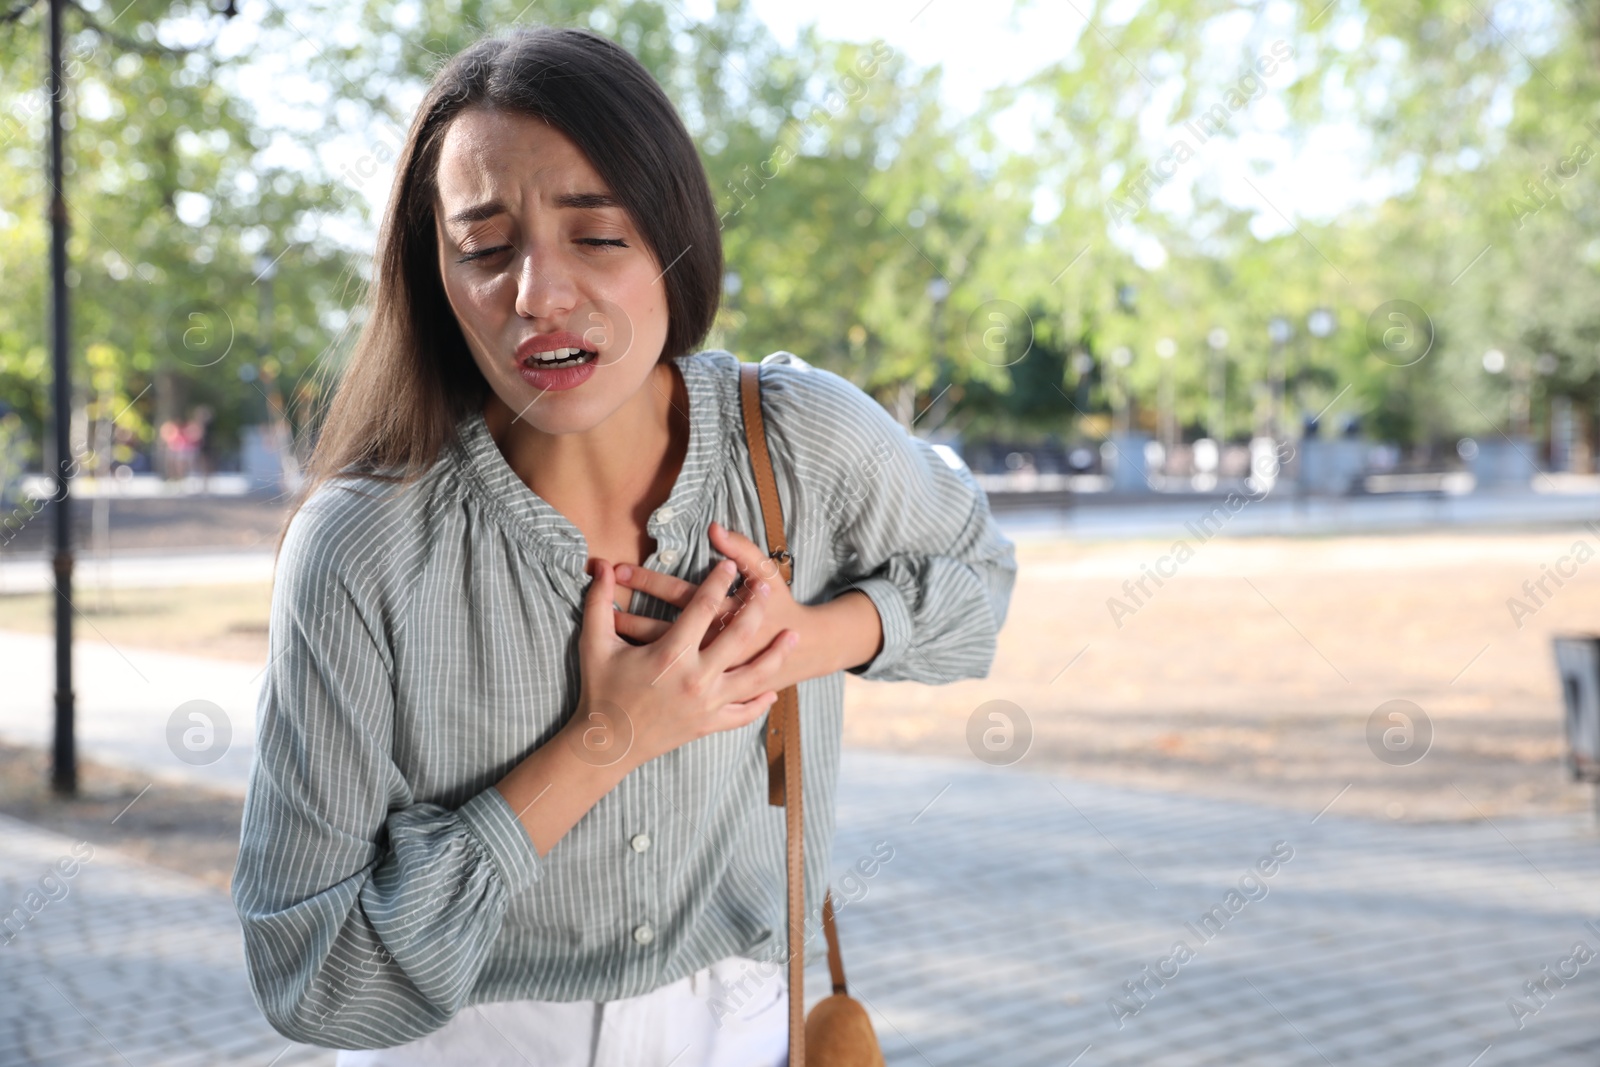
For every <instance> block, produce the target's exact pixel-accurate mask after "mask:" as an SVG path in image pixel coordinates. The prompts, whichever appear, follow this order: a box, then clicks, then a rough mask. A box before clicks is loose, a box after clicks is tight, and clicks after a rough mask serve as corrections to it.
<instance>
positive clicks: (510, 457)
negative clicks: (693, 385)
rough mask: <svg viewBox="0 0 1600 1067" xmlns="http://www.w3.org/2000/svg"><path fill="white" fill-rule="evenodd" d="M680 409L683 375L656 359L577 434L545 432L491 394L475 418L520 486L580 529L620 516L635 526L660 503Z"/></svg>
mask: <svg viewBox="0 0 1600 1067" xmlns="http://www.w3.org/2000/svg"><path fill="white" fill-rule="evenodd" d="M688 410H689V396H688V390H687V389H686V388H685V387H684V384H683V378H682V376H681V374H680V373H679V372H678V371H677V370H676V368H674V367H673V366H672V363H671V361H670V360H663V361H662V362H661V363H659V364H657V365H656V366H655V367H654V368H653V369H652V370H651V372H650V375H649V376H648V377H647V378H646V379H645V381H644V384H643V385H641V386H640V388H639V389H638V390H637V391H636V392H635V393H634V394H633V396H631V397H629V398H628V400H627V401H626V402H624V403H623V405H622V406H621V407H619V408H618V409H617V410H616V411H614V412H612V413H611V415H610V416H609V417H608V418H606V419H605V420H604V421H603V422H601V423H599V424H598V425H596V426H594V427H593V428H591V429H589V430H585V431H582V432H580V433H566V434H551V433H545V432H543V431H541V430H539V429H537V428H535V427H533V426H531V425H529V424H528V423H527V421H525V420H523V419H516V418H514V417H513V413H512V411H511V409H510V408H509V407H507V406H506V404H505V402H504V401H502V400H501V399H500V398H499V397H498V396H497V395H495V394H494V393H490V395H489V399H488V401H487V403H486V404H485V405H484V412H483V415H484V422H485V423H486V424H487V425H488V427H489V433H490V435H491V436H492V437H493V438H494V441H495V444H496V445H497V446H498V447H499V449H500V452H501V454H502V455H503V456H505V459H506V463H507V464H508V465H509V466H510V467H511V469H512V470H513V471H515V472H516V475H517V477H518V478H521V479H522V481H523V484H525V485H526V486H527V487H528V488H529V489H532V490H533V491H534V492H535V493H537V494H538V495H539V496H540V497H542V498H544V499H545V500H546V501H547V502H549V503H550V504H551V506H553V507H554V508H555V509H556V510H557V511H560V512H561V513H562V514H564V515H566V516H567V518H569V519H571V520H572V521H573V522H574V523H575V524H577V525H578V526H579V527H580V529H586V528H587V527H590V526H596V527H607V526H610V525H612V524H613V523H618V522H622V521H624V520H625V518H633V519H635V520H636V521H637V522H639V523H640V524H641V525H642V524H643V521H644V519H645V518H646V517H648V515H649V513H650V511H652V510H653V509H654V508H655V507H657V506H658V505H660V504H661V503H662V502H663V501H665V500H666V498H667V496H668V495H669V494H670V493H671V491H672V486H673V483H674V482H675V481H676V480H677V475H678V469H679V467H680V466H681V465H682V462H683V457H684V455H685V454H686V453H687V451H688V446H689V420H688V417H687V415H686V414H684V413H685V412H687V411H688ZM586 532H587V529H586Z"/></svg>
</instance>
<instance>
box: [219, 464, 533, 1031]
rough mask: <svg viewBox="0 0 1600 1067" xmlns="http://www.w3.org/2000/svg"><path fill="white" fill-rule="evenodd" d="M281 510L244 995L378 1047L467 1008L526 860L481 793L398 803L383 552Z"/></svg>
mask: <svg viewBox="0 0 1600 1067" xmlns="http://www.w3.org/2000/svg"><path fill="white" fill-rule="evenodd" d="M342 492H347V490H344V489H341V488H333V487H324V489H322V490H319V491H318V494H317V496H314V497H313V498H312V499H311V500H310V501H308V502H307V503H306V505H305V506H304V507H303V508H302V509H301V510H300V512H299V513H298V514H296V516H295V518H294V520H293V522H292V523H291V525H290V528H289V531H288V533H287V535H286V537H285V540H284V543H283V546H282V549H281V551H280V555H279V560H278V567H277V575H276V580H275V583H274V588H273V596H272V609H271V622H270V630H269V662H268V667H267V671H266V677H265V680H264V683H263V686H262V689H261V693H260V699H259V704H258V721H257V739H256V752H255V760H254V763H253V765H252V768H251V775H250V782H249V788H248V792H247V796H246V800H245V811H244V822H243V827H242V831H241V838H240V849H239V860H238V864H237V866H236V867H235V870H234V876H233V899H234V904H235V906H236V908H237V910H238V913H239V919H240V921H241V923H242V925H243V928H244V947H245V958H246V963H247V965H248V970H249V975H250V984H251V988H252V990H253V992H254V994H255V998H256V1002H257V1004H258V1005H259V1007H260V1008H261V1010H262V1012H263V1014H265V1015H266V1017H267V1020H268V1021H269V1022H270V1023H271V1024H272V1026H273V1027H274V1028H275V1029H276V1030H277V1031H278V1032H279V1033H281V1034H283V1035H284V1036H285V1037H288V1038H291V1039H293V1040H296V1041H304V1042H309V1043H311V1044H316V1045H324V1046H328V1047H333V1048H344V1049H366V1048H385V1047H389V1046H392V1045H397V1044H400V1043H402V1042H405V1041H409V1040H412V1039H415V1038H417V1037H421V1036H423V1035H425V1034H427V1033H430V1032H432V1031H434V1030H437V1029H438V1028H439V1027H441V1026H443V1025H444V1024H445V1023H446V1022H447V1021H449V1019H450V1018H451V1017H452V1016H453V1015H454V1014H455V1013H456V1012H457V1011H459V1010H460V1009H461V1008H462V1007H463V1006H464V1004H465V1003H466V998H467V995H468V993H469V992H470V991H471V989H472V988H473V985H474V984H475V982H476V980H477V977H478V973H479V971H480V970H481V968H482V965H483V961H484V959H485V958H486V955H487V953H488V951H489V949H490V946H491V945H492V944H493V943H494V941H495V939H496V937H497V935H498V933H499V931H500V925H501V921H502V918H503V916H504V915H505V912H506V908H507V904H508V901H509V900H510V899H511V898H512V897H513V896H514V895H515V894H517V893H519V892H521V891H523V890H524V889H526V888H528V887H529V886H530V885H531V884H533V882H535V881H536V880H537V879H538V878H539V876H540V872H541V867H540V860H539V856H538V853H537V851H536V850H535V849H534V847H533V843H532V842H531V840H530V839H529V838H528V836H527V833H526V831H525V830H524V829H523V827H522V824H521V823H520V822H519V821H518V819H517V817H516V814H515V813H514V812H513V811H512V810H511V808H510V806H509V805H508V804H507V802H506V801H505V799H504V798H503V797H502V796H501V794H500V793H499V791H498V790H496V789H494V788H492V787H491V788H488V789H485V790H484V791H483V792H481V793H478V794H476V795H474V796H472V797H471V798H469V799H468V800H467V801H466V802H465V803H464V804H462V805H460V806H459V807H457V808H456V809H454V810H450V809H448V808H445V807H442V806H440V805H438V804H427V803H415V802H413V800H412V798H411V796H410V791H409V788H408V787H407V785H406V783H405V781H404V779H403V778H402V776H401V775H400V773H399V771H398V769H397V768H396V766H395V765H394V763H393V762H392V760H391V757H390V750H391V736H392V721H393V712H394V690H393V676H394V675H393V667H394V664H393V661H392V653H391V637H392V634H393V632H394V631H393V627H395V626H396V625H400V623H398V622H397V621H396V618H395V615H396V614H397V613H396V612H394V611H393V610H392V609H389V608H386V607H385V605H384V604H383V603H382V600H381V598H380V597H379V595H378V593H377V590H378V589H379V588H380V587H381V586H383V585H384V584H385V582H386V580H387V579H386V577H385V576H386V575H387V574H390V573H392V568H393V567H395V566H396V565H397V562H396V558H395V554H394V545H393V544H392V543H390V544H386V543H384V541H385V539H384V538H383V537H381V536H375V535H374V534H373V533H372V532H371V531H372V527H371V525H370V524H366V525H365V528H363V524H362V523H359V522H352V521H350V515H351V514H352V513H353V512H352V511H351V509H350V508H349V507H346V506H342V505H331V504H330V501H331V500H335V499H338V498H337V496H336V494H338V493H342Z"/></svg>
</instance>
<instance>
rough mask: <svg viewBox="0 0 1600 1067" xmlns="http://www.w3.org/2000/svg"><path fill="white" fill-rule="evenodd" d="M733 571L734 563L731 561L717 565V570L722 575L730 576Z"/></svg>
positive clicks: (724, 561)
mask: <svg viewBox="0 0 1600 1067" xmlns="http://www.w3.org/2000/svg"><path fill="white" fill-rule="evenodd" d="M734 569H735V567H734V562H733V560H731V559H725V560H723V561H722V562H721V563H719V564H717V570H719V571H721V572H722V573H724V574H732V573H733V572H734Z"/></svg>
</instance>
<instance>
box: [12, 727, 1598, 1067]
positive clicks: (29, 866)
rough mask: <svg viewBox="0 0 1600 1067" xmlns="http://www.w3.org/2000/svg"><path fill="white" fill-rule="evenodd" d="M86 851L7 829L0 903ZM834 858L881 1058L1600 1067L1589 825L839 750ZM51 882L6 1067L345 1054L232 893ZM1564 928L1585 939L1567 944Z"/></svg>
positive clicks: (20, 939)
mask: <svg viewBox="0 0 1600 1067" xmlns="http://www.w3.org/2000/svg"><path fill="white" fill-rule="evenodd" d="M1024 766H1025V764H1024ZM1329 799H1330V800H1334V798H1332V797H1330V798H1329ZM72 845H73V842H71V841H70V840H68V839H66V838H64V837H60V836H58V835H54V834H48V833H42V832H39V831H36V830H33V829H32V828H28V827H24V826H23V825H22V824H20V823H15V822H12V821H9V820H0V907H3V908H4V909H6V910H9V909H10V908H11V907H13V906H14V905H16V904H19V903H23V902H24V900H25V898H26V896H27V894H28V892H29V891H30V889H32V888H33V887H35V886H37V885H38V882H39V880H40V879H41V878H42V877H43V876H44V875H45V874H46V871H47V870H48V868H49V867H50V866H51V865H52V864H54V863H55V862H56V861H57V860H58V859H60V858H62V857H66V856H70V855H71V852H72ZM890 850H892V854H890ZM885 855H888V856H889V858H888V859H887V861H883V859H882V857H884V856H885ZM874 857H876V859H877V860H878V862H877V863H876V864H874V863H873V862H871V861H872V859H873V858H874ZM862 860H867V861H868V862H867V863H866V864H865V867H864V868H863V869H866V870H870V871H871V872H872V873H871V875H870V876H864V875H861V874H860V873H859V871H858V873H857V876H856V878H855V880H853V881H852V880H848V879H846V877H845V872H846V871H847V870H849V869H851V868H854V867H856V865H857V864H858V862H860V861H862ZM1274 860H1276V863H1274V862H1273V861H1274ZM1263 861H1265V868H1266V869H1270V870H1272V872H1273V873H1272V874H1271V875H1270V876H1268V875H1263V874H1261V873H1260V870H1261V868H1258V867H1257V864H1258V863H1262V862H1263ZM1251 870H1255V871H1256V878H1255V879H1254V880H1251V879H1248V878H1245V875H1246V873H1247V872H1249V871H1251ZM835 872H836V874H835V887H836V890H837V891H838V893H839V895H840V896H841V897H842V898H846V899H853V900H854V902H853V903H849V904H846V905H845V906H844V907H843V908H842V910H841V911H840V918H839V921H840V928H841V933H842V938H843V945H844V952H845V959H846V962H847V964H848V966H849V971H850V977H851V980H852V985H853V988H854V991H855V992H857V993H858V994H859V995H860V996H861V997H862V999H864V1000H865V1001H866V1002H867V1004H868V1005H869V1007H870V1009H871V1011H872V1013H873V1017H874V1021H875V1023H876V1025H877V1028H878V1031H879V1034H880V1036H881V1037H882V1039H883V1042H884V1045H885V1050H886V1053H887V1056H888V1060H889V1063H890V1064H891V1065H893V1067H901V1065H907V1067H909V1065H913V1064H917V1065H928V1067H946V1065H949V1067H956V1065H963V1067H966V1065H970V1064H973V1063H983V1064H1005V1065H1007V1067H1032V1065H1038V1067H1067V1065H1068V1064H1075V1065H1077V1067H1101V1065H1122V1064H1126V1065H1133V1064H1140V1065H1161V1064H1174V1065H1176V1064H1183V1065H1186V1067H1188V1065H1204V1064H1229V1065H1241V1064H1261V1065H1264V1067H1294V1065H1299V1064H1306V1065H1330V1064H1332V1065H1342V1064H1358V1063H1359V1064H1380V1065H1390V1064H1393V1065H1410V1064H1428V1065H1445V1067H1510V1065H1514V1064H1526V1065H1533V1064H1538V1065H1540V1067H1564V1065H1567V1064H1572V1065H1578V1064H1583V1065H1593V1064H1594V1063H1595V1062H1596V1061H1597V1060H1600V979H1597V978H1596V977H1595V975H1593V974H1592V973H1591V972H1592V971H1596V970H1600V928H1591V927H1589V926H1586V925H1585V923H1586V921H1589V920H1600V898H1597V895H1596V892H1595V885H1596V881H1597V879H1600V838H1597V836H1596V835H1595V833H1594V832H1593V830H1592V828H1591V827H1590V825H1589V821H1588V819H1587V818H1573V819H1561V820H1538V821H1522V822H1517V821H1510V820H1501V821H1498V822H1496V823H1494V824H1489V823H1482V822H1479V823H1471V824H1460V825H1439V826H1415V825H1386V824H1375V823H1370V822H1365V821H1360V820H1355V819H1346V818H1344V817H1342V816H1341V815H1340V814H1339V805H1338V802H1337V801H1334V803H1333V804H1332V806H1331V807H1330V809H1329V810H1328V811H1327V812H1326V813H1325V814H1324V815H1322V816H1320V817H1318V818H1317V819H1316V820H1315V821H1313V820H1312V819H1310V818H1309V817H1307V816H1305V815H1303V814H1296V813H1286V812H1280V811H1275V810H1272V809H1268V808H1263V807H1256V806H1251V805H1246V804H1235V803H1226V802H1220V801H1213V800H1197V799H1192V798H1187V797H1182V796H1172V795H1164V794H1157V793H1147V792H1140V791H1136V790H1131V789H1122V788H1114V787H1110V786H1104V785H1097V784H1091V783H1085V782H1077V781H1071V780H1067V779H1064V778H1060V777H1050V776H1045V775H1036V774H1031V773H1028V772H1026V771H1024V770H1022V769H1020V767H1019V768H1007V769H992V768H988V767H983V766H979V765H976V764H974V763H970V762H957V761H941V760H932V759H927V758H920V757H919V758H912V757H904V756H896V755H886V754H874V753H864V752H849V753H847V754H846V758H845V767H844V777H843V782H842V783H841V793H840V807H839V835H838V841H837V848H836V851H835ZM1241 883H1242V885H1243V889H1244V890H1246V891H1247V893H1248V898H1254V899H1247V896H1246V893H1240V894H1239V895H1238V896H1236V897H1234V898H1232V899H1231V900H1230V898H1229V897H1228V893H1229V891H1230V889H1234V890H1238V889H1239V888H1240V887H1241ZM66 886H67V890H68V891H67V895H66V896H65V897H62V898H61V899H59V900H56V901H52V902H50V903H48V904H46V905H45V906H44V907H43V908H42V909H41V910H40V911H39V913H38V914H37V916H35V917H34V918H33V919H32V920H31V922H29V923H28V924H27V925H26V926H25V927H24V928H23V929H22V930H21V931H20V933H18V934H17V935H16V936H15V938H14V939H13V940H12V941H11V943H10V944H9V945H5V946H0V1063H5V1064H11V1063H41V1064H101V1063H104V1064H134V1065H139V1067H145V1065H155V1064H179V1063H206V1064H233V1063H239V1064H245V1063H250V1064H258V1065H262V1067H265V1065H266V1064H268V1063H273V1062H275V1063H276V1064H277V1065H287V1064H302V1063H331V1062H332V1060H331V1056H330V1055H329V1054H327V1053H325V1052H319V1051H317V1050H313V1049H308V1048H306V1047H304V1046H298V1045H295V1046H290V1045H288V1043H287V1042H285V1041H284V1040H283V1039H281V1038H279V1037H277V1035H275V1034H274V1033H272V1031H271V1030H270V1029H269V1028H268V1027H267V1026H266V1024H265V1023H264V1022H262V1021H261V1020H260V1018H259V1017H258V1016H257V1015H256V1013H255V1010H254V1007H253V1005H252V1003H251V999H250V994H249V990H248V987H247V985H246V982H245V978H244V975H243V973H242V970H241V967H242V963H241V958H242V957H241V951H240V947H239V933H238V927H237V924H236V922H235V919H234V917H233V911H232V907H231V905H230V904H229V902H228V900H227V898H226V897H225V896H224V895H223V894H221V893H218V892H217V891H215V890H213V889H209V888H206V887H204V886H201V885H199V884H198V883H195V882H193V881H191V880H188V879H185V878H182V877H180V876H177V875H173V874H168V873H165V872H161V871H157V870H154V869H152V868H149V867H146V866H143V865H141V864H138V863H136V862H134V861H131V860H128V859H125V858H122V857H120V856H118V855H116V854H114V853H113V852H111V851H110V850H106V849H102V850H99V851H98V852H96V854H95V855H94V857H93V858H92V859H91V860H90V861H89V862H88V863H86V864H83V865H82V866H81V868H80V869H78V870H77V871H76V873H75V875H74V877H73V878H71V879H70V880H68V881H67V882H66ZM1263 893H1264V895H1263ZM57 895H58V896H59V891H58V892H57ZM1213 909H1217V910H1213ZM1208 914H1209V916H1210V917H1209V918H1207V915H1208ZM1178 941H1182V942H1184V943H1186V945H1187V946H1188V948H1189V950H1190V952H1192V955H1183V954H1175V953H1174V944H1175V942H1178ZM1579 943H1582V944H1583V945H1585V946H1586V953H1587V952H1589V951H1592V952H1594V953H1596V956H1595V958H1594V959H1591V960H1588V961H1587V962H1578V963H1574V962H1570V960H1571V959H1572V957H1573V955H1574V952H1573V949H1574V946H1575V945H1577V944H1579ZM814 962H815V964H816V965H815V966H814V967H813V968H812V971H811V975H810V978H809V983H810V984H809V986H808V988H809V989H810V991H811V993H812V995H813V997H815V996H818V995H820V994H821V993H822V992H823V991H824V972H823V971H822V969H821V961H820V959H819V960H816V961H814ZM1146 967H1148V968H1150V970H1149V972H1146V971H1145V970H1144V968H1146ZM1544 968H1548V969H1549V972H1550V973H1551V974H1555V975H1558V976H1559V975H1561V974H1563V973H1564V974H1566V975H1569V976H1572V975H1573V971H1574V968H1576V975H1575V976H1572V977H1569V978H1566V979H1561V978H1559V977H1558V978H1553V979H1547V978H1545V977H1544V976H1543V974H1541V971H1542V969H1544ZM1161 976H1165V977H1161ZM1531 978H1537V979H1539V980H1540V981H1542V982H1543V983H1544V986H1543V988H1542V989H1540V990H1539V992H1538V995H1534V994H1533V993H1531V992H1529V990H1528V989H1527V988H1525V986H1524V983H1525V982H1526V981H1528V980H1529V979H1531ZM1125 983H1131V985H1129V984H1125ZM1558 983H1564V984H1558ZM1510 1000H1515V1001H1517V1002H1518V1003H1520V1004H1521V1005H1523V1008H1524V1011H1523V1013H1522V1018H1521V1020H1520V1021H1521V1023H1522V1028H1521V1029H1520V1030H1519V1029H1518V1026H1517V1018H1516V1017H1515V1016H1514V1015H1513V1014H1512V1011H1511V1010H1510V1008H1508V1001H1510ZM1119 1023H1120V1025H1119ZM274 1057H278V1058H277V1059H276V1061H274V1059H273V1058H274Z"/></svg>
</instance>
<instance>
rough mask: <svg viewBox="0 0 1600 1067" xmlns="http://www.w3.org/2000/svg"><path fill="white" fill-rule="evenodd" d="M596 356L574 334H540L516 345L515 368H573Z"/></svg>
mask: <svg viewBox="0 0 1600 1067" xmlns="http://www.w3.org/2000/svg"><path fill="white" fill-rule="evenodd" d="M596 355H598V353H597V352H596V350H595V349H594V348H593V347H591V346H590V345H588V344H586V343H585V342H584V339H583V338H581V337H579V336H578V335H577V334H575V333H569V332H566V331H562V332H560V333H541V334H535V335H534V336H532V337H530V338H528V339H527V340H525V341H523V342H522V343H521V344H519V345H517V366H518V368H523V367H559V366H575V365H577V364H580V363H582V362H584V361H586V360H592V359H594V358H595V356H596Z"/></svg>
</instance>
